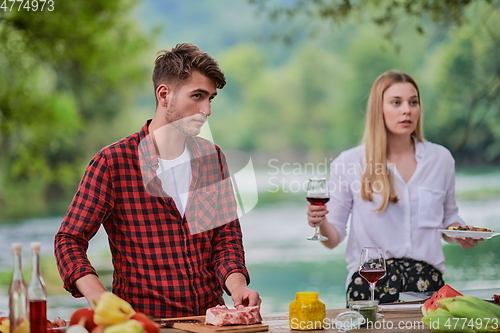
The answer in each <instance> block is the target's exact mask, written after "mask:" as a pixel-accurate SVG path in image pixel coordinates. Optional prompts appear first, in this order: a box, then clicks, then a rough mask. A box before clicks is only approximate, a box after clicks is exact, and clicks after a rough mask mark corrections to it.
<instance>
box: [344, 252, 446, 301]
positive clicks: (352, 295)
mask: <svg viewBox="0 0 500 333" xmlns="http://www.w3.org/2000/svg"><path fill="white" fill-rule="evenodd" d="M386 266H387V274H386V275H385V276H384V277H383V278H382V279H380V280H379V281H378V283H377V286H376V287H375V299H378V300H379V301H380V303H392V302H396V301H397V300H398V299H399V293H400V292H404V291H415V292H423V291H436V290H438V289H439V288H441V287H442V286H443V285H444V281H443V275H442V274H441V272H440V271H439V270H437V269H436V268H435V267H434V266H432V265H429V264H428V263H426V262H424V261H419V260H413V259H409V258H401V259H399V258H390V259H387V260H386ZM367 299H370V288H369V285H368V282H366V280H365V279H363V278H362V277H361V276H360V275H359V272H355V273H354V274H353V275H352V277H351V282H350V283H349V286H348V287H347V303H349V301H352V300H367Z"/></svg>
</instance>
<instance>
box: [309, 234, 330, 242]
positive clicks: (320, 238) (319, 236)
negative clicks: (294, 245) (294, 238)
mask: <svg viewBox="0 0 500 333" xmlns="http://www.w3.org/2000/svg"><path fill="white" fill-rule="evenodd" d="M307 240H312V241H326V240H328V237H326V236H323V235H314V236H311V237H307Z"/></svg>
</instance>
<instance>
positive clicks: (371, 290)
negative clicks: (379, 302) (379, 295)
mask: <svg viewBox="0 0 500 333" xmlns="http://www.w3.org/2000/svg"><path fill="white" fill-rule="evenodd" d="M370 292H371V295H372V301H374V300H375V283H370Z"/></svg>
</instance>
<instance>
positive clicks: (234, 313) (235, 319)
mask: <svg viewBox="0 0 500 333" xmlns="http://www.w3.org/2000/svg"><path fill="white" fill-rule="evenodd" d="M261 322H262V317H261V316H260V307H259V306H247V307H244V306H242V305H240V306H238V307H237V308H236V309H228V308H227V307H226V306H225V305H217V306H216V307H213V308H210V309H208V310H207V314H206V315H205V324H212V325H215V326H226V325H252V324H260V323H261Z"/></svg>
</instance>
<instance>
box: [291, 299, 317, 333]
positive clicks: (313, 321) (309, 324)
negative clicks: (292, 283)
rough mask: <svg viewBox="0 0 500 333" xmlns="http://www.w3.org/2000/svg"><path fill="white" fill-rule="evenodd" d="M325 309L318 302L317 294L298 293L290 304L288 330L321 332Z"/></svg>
mask: <svg viewBox="0 0 500 333" xmlns="http://www.w3.org/2000/svg"><path fill="white" fill-rule="evenodd" d="M325 317H326V307H325V304H323V303H322V302H321V301H320V300H319V294H318V293H317V292H299V293H296V294H295V300H294V301H293V302H292V303H290V306H289V315H288V323H289V326H290V329H292V330H299V331H312V330H321V329H323V328H324V321H325Z"/></svg>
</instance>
